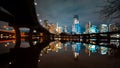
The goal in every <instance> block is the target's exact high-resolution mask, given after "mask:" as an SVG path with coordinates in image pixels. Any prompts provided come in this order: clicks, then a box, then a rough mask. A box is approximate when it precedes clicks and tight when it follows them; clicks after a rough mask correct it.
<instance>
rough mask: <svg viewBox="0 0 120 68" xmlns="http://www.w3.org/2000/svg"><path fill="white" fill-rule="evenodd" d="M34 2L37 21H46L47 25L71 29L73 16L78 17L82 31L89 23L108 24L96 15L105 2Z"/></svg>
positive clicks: (75, 0)
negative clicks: (57, 25) (51, 24)
mask: <svg viewBox="0 0 120 68" xmlns="http://www.w3.org/2000/svg"><path fill="white" fill-rule="evenodd" d="M35 2H36V3H37V5H36V12H37V14H38V19H42V20H48V21H49V23H58V24H60V26H64V25H67V26H68V27H71V25H72V23H73V21H74V19H73V16H74V15H78V16H79V21H80V24H81V26H82V29H84V26H85V24H86V23H88V22H89V21H91V23H92V24H94V25H99V24H103V23H107V24H109V23H110V22H109V23H108V22H106V21H103V20H102V19H100V18H99V16H100V14H99V13H97V12H98V11H99V10H100V9H101V8H102V7H98V6H103V5H104V4H105V3H104V2H105V0H97V1H96V0H57V1H56V0H49V1H46V0H35ZM93 3H94V4H93ZM42 22H43V21H42Z"/></svg>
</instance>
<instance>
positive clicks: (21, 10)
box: [0, 0, 46, 32]
mask: <svg viewBox="0 0 120 68" xmlns="http://www.w3.org/2000/svg"><path fill="white" fill-rule="evenodd" d="M0 20H1V21H6V22H8V23H9V25H10V26H13V27H28V28H33V29H36V30H37V31H39V32H42V31H43V32H45V31H46V29H44V28H43V27H42V26H41V25H40V24H39V22H38V20H37V15H36V11H35V5H34V0H0Z"/></svg>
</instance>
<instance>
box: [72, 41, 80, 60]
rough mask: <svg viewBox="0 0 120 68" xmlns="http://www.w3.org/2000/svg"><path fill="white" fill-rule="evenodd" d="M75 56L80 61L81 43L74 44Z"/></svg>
mask: <svg viewBox="0 0 120 68" xmlns="http://www.w3.org/2000/svg"><path fill="white" fill-rule="evenodd" d="M72 50H73V55H74V58H75V59H78V57H79V54H80V50H81V43H78V42H77V43H73V44H72Z"/></svg>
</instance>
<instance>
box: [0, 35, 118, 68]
mask: <svg viewBox="0 0 120 68" xmlns="http://www.w3.org/2000/svg"><path fill="white" fill-rule="evenodd" d="M21 40H22V43H24V42H27V43H31V44H24V45H23V44H21V45H18V44H15V43H14V42H12V43H14V47H13V48H10V52H9V53H8V55H7V56H6V57H7V58H5V59H4V60H3V61H5V60H7V62H8V63H9V65H8V67H9V68H26V67H29V68H38V65H39V63H41V60H42V59H41V58H40V57H42V56H44V55H46V54H49V53H52V52H54V53H59V52H64V51H65V52H67V51H68V52H69V51H70V49H71V48H72V51H70V52H72V55H73V56H74V59H75V61H76V60H77V61H78V60H79V59H80V55H81V54H82V53H83V52H84V53H86V54H87V55H88V56H95V55H112V56H114V57H119V56H120V54H119V52H120V49H119V48H118V47H109V45H108V44H105V42H104V41H103V42H102V43H103V44H102V45H97V44H92V43H85V42H84V43H83V42H80V41H79V40H48V39H45V38H42V37H39V38H38V37H37V38H36V37H34V38H33V39H32V40H28V39H21ZM14 41H15V40H14ZM6 42H9V41H7V40H6ZM10 42H11V41H10ZM1 43H2V42H1ZM4 43H5V42H4ZM12 45H13V44H12ZM28 45H30V46H28ZM8 46H9V44H8ZM26 46H28V47H26ZM63 54H64V53H63ZM1 56H4V55H1ZM1 61H2V60H1Z"/></svg>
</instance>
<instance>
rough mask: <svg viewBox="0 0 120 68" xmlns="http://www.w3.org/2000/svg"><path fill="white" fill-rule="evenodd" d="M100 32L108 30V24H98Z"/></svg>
mask: <svg viewBox="0 0 120 68" xmlns="http://www.w3.org/2000/svg"><path fill="white" fill-rule="evenodd" d="M100 32H108V26H107V24H101V26H100Z"/></svg>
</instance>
